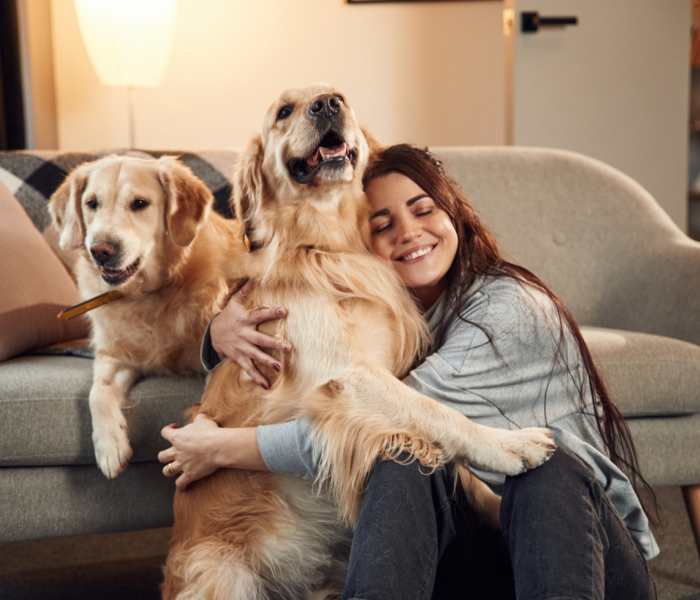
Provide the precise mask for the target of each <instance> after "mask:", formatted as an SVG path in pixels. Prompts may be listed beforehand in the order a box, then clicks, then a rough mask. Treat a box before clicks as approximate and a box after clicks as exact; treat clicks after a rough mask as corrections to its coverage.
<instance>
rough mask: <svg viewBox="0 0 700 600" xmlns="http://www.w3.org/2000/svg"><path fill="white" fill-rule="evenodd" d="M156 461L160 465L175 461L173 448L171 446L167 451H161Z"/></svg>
mask: <svg viewBox="0 0 700 600" xmlns="http://www.w3.org/2000/svg"><path fill="white" fill-rule="evenodd" d="M158 460H159V461H160V462H162V463H170V462H173V461H174V460H175V448H173V447H172V446H171V447H170V448H168V449H167V450H161V451H160V452H159V453H158Z"/></svg>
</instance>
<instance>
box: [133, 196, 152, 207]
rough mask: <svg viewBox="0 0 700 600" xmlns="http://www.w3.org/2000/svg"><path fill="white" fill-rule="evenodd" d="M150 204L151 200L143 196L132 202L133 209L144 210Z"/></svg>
mask: <svg viewBox="0 0 700 600" xmlns="http://www.w3.org/2000/svg"><path fill="white" fill-rule="evenodd" d="M148 205H149V202H147V201H146V200H144V199H143V198H136V200H134V201H133V202H132V203H131V210H143V209H144V208H146V207H147V206H148Z"/></svg>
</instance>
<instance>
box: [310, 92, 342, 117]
mask: <svg viewBox="0 0 700 600" xmlns="http://www.w3.org/2000/svg"><path fill="white" fill-rule="evenodd" d="M341 110H343V102H342V100H341V99H340V98H338V96H336V95H334V94H321V95H320V96H316V97H315V98H314V100H313V102H312V103H311V105H310V106H309V116H311V117H331V116H333V115H334V114H336V113H339V112H340V111H341Z"/></svg>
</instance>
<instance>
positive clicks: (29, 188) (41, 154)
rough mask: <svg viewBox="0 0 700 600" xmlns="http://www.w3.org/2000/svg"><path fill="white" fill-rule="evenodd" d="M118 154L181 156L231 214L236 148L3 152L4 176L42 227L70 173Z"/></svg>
mask: <svg viewBox="0 0 700 600" xmlns="http://www.w3.org/2000/svg"><path fill="white" fill-rule="evenodd" d="M110 154H117V155H120V156H135V157H137V158H160V157H161V156H166V155H168V156H177V157H178V158H179V159H180V160H181V161H182V162H183V163H185V164H186V165H187V166H188V167H189V168H190V169H192V172H193V173H194V174H195V175H196V176H197V177H199V178H200V179H201V180H202V181H203V182H204V183H205V184H206V185H207V187H209V189H210V190H211V191H212V193H213V194H214V199H215V203H214V204H215V206H214V208H215V210H216V211H218V212H219V213H221V214H222V215H224V216H227V217H231V216H232V215H231V210H230V208H229V198H230V197H231V184H230V183H229V179H230V177H231V174H232V172H233V165H234V163H235V161H236V158H237V156H238V152H237V151H235V150H222V151H205V152H198V153H192V152H175V151H164V152H161V151H154V150H105V151H100V152H94V153H82V152H58V151H18V152H0V180H2V181H3V182H4V183H5V184H6V185H7V187H9V188H10V191H11V192H12V193H13V194H14V196H15V198H17V200H19V202H20V204H21V205H22V206H23V207H24V210H25V211H27V214H28V215H29V217H30V218H31V220H32V222H33V223H34V225H35V226H36V227H37V229H39V231H44V229H45V228H46V227H47V226H48V225H49V223H50V222H51V215H50V214H49V210H48V201H49V198H50V197H51V195H52V194H53V193H54V192H55V191H56V188H58V186H59V185H60V184H61V183H62V182H63V180H64V179H65V177H66V175H67V174H68V173H70V172H71V171H72V170H73V169H75V167H77V166H78V165H80V164H82V163H84V162H88V161H91V160H96V159H98V158H102V157H103V156H109V155H110Z"/></svg>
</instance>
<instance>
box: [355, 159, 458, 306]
mask: <svg viewBox="0 0 700 600" xmlns="http://www.w3.org/2000/svg"><path fill="white" fill-rule="evenodd" d="M365 192H366V193H367V197H368V198H369V202H370V204H371V205H372V216H371V217H370V222H369V226H370V230H371V232H372V241H371V243H372V251H373V252H374V253H375V254H376V255H377V256H379V257H381V258H383V259H385V260H389V261H391V264H392V265H393V266H394V268H395V269H396V270H397V271H398V272H399V274H400V275H401V277H402V278H403V280H404V282H405V283H406V285H407V286H408V287H410V288H412V289H413V292H414V293H415V295H416V297H417V298H418V300H419V301H420V302H421V304H422V305H423V308H425V309H428V308H430V307H431V306H432V305H433V304H435V302H436V301H437V299H438V298H439V297H440V294H442V292H443V290H444V289H445V275H446V274H447V271H448V270H449V268H450V266H451V265H452V261H453V260H454V257H455V254H456V253H457V232H456V231H455V228H454V226H453V225H452V221H451V220H450V217H449V215H448V214H447V213H446V212H445V211H444V210H442V209H441V208H438V206H437V205H436V204H435V202H434V201H433V200H432V198H430V197H429V196H428V195H427V194H426V193H425V192H424V191H423V190H422V189H421V188H420V187H418V186H417V185H416V184H415V183H414V182H413V180H411V179H409V178H408V177H406V176H405V175H402V174H400V173H389V174H388V175H383V176H382V177H377V178H376V179H373V180H372V181H370V182H369V184H368V185H367V188H366V189H365Z"/></svg>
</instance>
